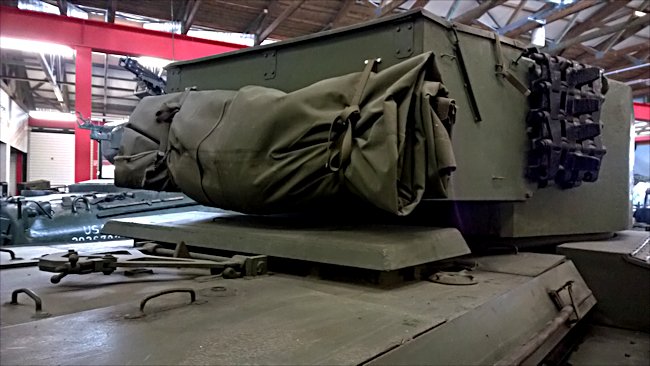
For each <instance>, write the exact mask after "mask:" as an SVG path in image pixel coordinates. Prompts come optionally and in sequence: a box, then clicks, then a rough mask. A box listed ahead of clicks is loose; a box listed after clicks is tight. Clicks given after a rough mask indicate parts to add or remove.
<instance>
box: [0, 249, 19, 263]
mask: <svg viewBox="0 0 650 366" xmlns="http://www.w3.org/2000/svg"><path fill="white" fill-rule="evenodd" d="M0 252H5V253H9V255H10V256H11V260H12V261H19V260H22V258H20V257H16V253H14V251H13V250H11V249H5V248H0Z"/></svg>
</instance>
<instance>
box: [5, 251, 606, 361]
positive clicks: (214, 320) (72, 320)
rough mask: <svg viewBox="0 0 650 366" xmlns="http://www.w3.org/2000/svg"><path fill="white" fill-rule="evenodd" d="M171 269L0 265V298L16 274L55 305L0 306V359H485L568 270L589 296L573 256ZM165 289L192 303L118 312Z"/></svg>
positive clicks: (548, 314) (517, 334) (585, 300)
mask: <svg viewBox="0 0 650 366" xmlns="http://www.w3.org/2000/svg"><path fill="white" fill-rule="evenodd" d="M513 260H517V258H516V256H513ZM161 271H163V270H161ZM169 271H171V270H164V272H160V273H159V274H156V275H154V276H156V277H155V278H157V279H158V280H156V279H155V278H152V277H140V278H120V277H118V276H115V275H114V276H101V275H98V276H94V277H92V276H80V277H76V278H71V279H70V281H67V282H65V283H62V284H61V285H58V286H57V287H54V286H53V285H49V284H48V282H47V274H45V273H40V272H36V271H35V269H33V268H31V269H29V268H23V269H13V270H3V271H2V272H0V278H1V279H2V282H3V286H2V289H0V293H1V294H2V296H3V297H6V296H9V295H10V292H11V290H12V289H13V288H14V287H15V286H16V285H18V284H20V287H29V288H31V289H32V290H34V292H36V293H37V294H39V295H40V296H41V298H42V299H43V311H47V312H49V313H50V314H52V317H50V318H49V319H39V320H37V319H33V318H32V315H33V314H32V313H33V311H34V310H33V306H21V305H15V306H9V305H8V306H3V307H1V308H0V315H1V317H0V322H2V328H0V330H1V333H0V335H1V337H2V342H1V343H0V349H1V351H2V355H3V363H7V364H52V363H65V364H148V365H152V364H179V365H183V364H186V365H190V364H192V365H194V364H214V363H223V364H243V363H257V364H364V363H366V364H368V363H370V364H386V363H389V364H447V365H449V364H486V363H493V362H496V361H498V360H499V359H501V358H502V357H504V356H505V355H507V354H509V353H510V352H512V351H513V350H515V349H517V347H518V345H519V344H520V343H522V342H523V341H525V340H526V339H527V338H528V337H529V336H531V335H533V334H535V333H536V332H537V331H539V330H541V329H542V328H543V327H544V324H545V323H546V322H547V321H548V320H550V319H552V318H553V317H555V316H556V315H557V314H558V311H557V309H556V308H555V306H554V304H553V302H552V301H551V300H550V298H549V296H548V294H547V290H548V289H552V288H558V287H560V286H562V284H563V283H565V282H566V281H567V280H574V281H575V287H576V288H575V290H576V292H575V294H576V296H577V298H578V299H579V300H581V304H580V314H581V316H582V315H584V314H585V313H586V312H587V311H588V310H589V308H590V307H591V306H593V303H594V299H593V296H591V295H590V291H589V289H588V288H587V287H586V286H585V285H584V283H583V281H582V279H581V278H580V275H579V274H578V273H577V271H576V270H575V268H574V267H573V265H572V264H571V263H570V262H565V263H563V264H561V265H559V266H556V267H552V268H549V269H548V270H547V271H545V272H544V273H543V274H541V275H540V276H537V277H532V278H531V277H528V276H517V275H510V274H503V273H494V272H484V271H475V272H474V273H473V274H474V275H475V277H476V278H477V280H478V284H476V285H472V286H449V285H442V284H436V283H431V282H409V283H405V284H403V285H401V286H398V287H396V288H392V289H382V288H377V287H373V286H367V285H366V286H364V285H353V284H349V283H348V284H346V285H345V286H341V283H339V282H332V281H324V280H319V279H315V278H310V277H297V276H289V275H280V274H277V275H275V276H267V277H264V276H262V277H257V278H255V279H251V280H231V281H226V280H222V279H215V278H214V277H209V276H206V275H207V273H203V274H202V273H201V272H200V271H199V272H197V271H196V270H194V271H193V272H176V274H174V272H169ZM170 288H191V289H193V290H194V291H195V292H196V295H197V299H196V302H195V303H193V304H192V305H189V304H188V299H187V295H186V294H178V295H169V297H167V296H165V297H160V298H157V299H155V300H152V301H151V302H150V304H147V309H146V311H145V312H146V316H144V317H140V318H138V319H132V317H125V316H127V315H131V314H135V313H138V312H139V310H138V304H139V300H142V299H143V298H145V297H146V296H148V295H151V294H153V293H155V292H158V291H160V290H164V289H170ZM215 288H219V289H220V290H219V291H217V290H214V289H215ZM81 299H84V300H83V301H80V300H81ZM19 302H20V303H21V304H22V303H24V302H23V301H20V300H19ZM531 309H532V310H533V311H531ZM65 314H67V315H65ZM504 319H509V321H504ZM12 324H13V325H12ZM179 324H183V326H180V327H179ZM564 328H565V329H562V330H561V331H559V332H558V334H556V335H555V336H556V337H559V336H561V335H562V333H564V332H565V331H566V330H568V327H564ZM468 329H471V331H468ZM70 330H74V331H70ZM556 341H557V339H556V338H553V339H550V340H549V342H547V343H546V344H545V345H544V347H543V349H540V353H539V354H535V355H533V356H531V358H530V359H529V361H530V362H533V361H534V360H538V359H541V357H542V354H544V353H545V352H547V350H548V348H549V347H552V346H553V345H554V343H555V342H556ZM24 347H28V348H24Z"/></svg>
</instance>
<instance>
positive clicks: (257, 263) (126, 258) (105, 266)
mask: <svg viewBox="0 0 650 366" xmlns="http://www.w3.org/2000/svg"><path fill="white" fill-rule="evenodd" d="M146 253H150V254H146ZM156 254H157V255H156ZM120 267H122V268H137V269H144V268H160V267H166V268H207V269H210V273H211V274H213V275H216V274H219V275H221V276H222V277H223V278H240V277H244V276H259V275H264V274H266V273H267V257H266V256H265V255H253V256H247V255H233V256H232V257H221V256H214V255H207V254H201V253H191V252H189V251H188V250H187V247H186V246H185V243H183V242H181V243H179V244H177V245H176V248H175V249H173V250H172V249H166V248H164V247H163V246H162V245H160V244H157V243H153V242H146V243H140V247H138V248H136V249H129V250H126V249H125V250H117V251H109V252H101V253H91V254H80V253H78V252H77V251H75V250H68V252H63V253H54V254H49V255H46V256H43V257H41V258H40V259H39V261H38V268H39V269H40V270H41V271H45V272H53V273H56V275H54V276H52V277H51V278H50V282H52V283H54V284H56V283H59V282H60V281H61V279H63V278H64V277H66V276H67V275H70V274H77V275H84V274H90V273H103V274H105V275H110V274H112V273H113V272H115V270H116V269H117V268H120Z"/></svg>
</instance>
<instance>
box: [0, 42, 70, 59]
mask: <svg viewBox="0 0 650 366" xmlns="http://www.w3.org/2000/svg"><path fill="white" fill-rule="evenodd" d="M0 48H4V49H9V50H17V51H24V52H35V53H45V54H48V55H60V56H63V57H65V58H72V56H73V55H74V50H73V49H72V48H70V47H68V46H64V45H60V44H55V43H47V42H38V41H30V40H26V39H16V38H6V37H0Z"/></svg>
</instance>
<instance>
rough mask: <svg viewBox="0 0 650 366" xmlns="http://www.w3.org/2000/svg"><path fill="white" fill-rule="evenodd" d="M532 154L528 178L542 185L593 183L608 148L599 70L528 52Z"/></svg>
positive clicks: (603, 88) (603, 83) (603, 84)
mask: <svg viewBox="0 0 650 366" xmlns="http://www.w3.org/2000/svg"><path fill="white" fill-rule="evenodd" d="M526 56H528V57H529V58H530V59H532V60H533V61H535V64H534V65H533V66H532V67H531V72H530V74H531V75H530V77H531V82H530V86H531V88H530V89H531V91H532V93H531V95H530V97H529V103H530V111H529V113H528V117H527V125H528V136H529V139H530V144H531V146H530V152H529V158H528V169H527V176H528V178H529V179H531V180H533V181H535V182H537V183H538V185H539V187H540V188H541V187H546V186H547V185H548V184H549V182H551V183H552V182H555V184H556V185H558V186H559V187H561V188H573V187H577V186H579V185H580V184H581V183H582V182H583V181H585V182H595V181H596V180H597V179H598V173H599V171H600V165H601V161H602V158H603V156H604V155H605V153H606V149H605V147H604V146H603V144H602V141H601V137H600V135H601V131H602V124H601V122H600V109H601V106H602V103H603V101H604V97H603V95H604V94H605V93H606V92H607V80H606V79H605V77H604V76H603V73H602V69H600V68H598V67H593V66H588V65H583V64H581V63H578V62H575V61H571V60H568V59H565V58H563V57H559V56H552V55H549V54H546V53H541V52H538V51H537V50H535V49H530V50H529V51H528V54H527V55H526Z"/></svg>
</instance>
